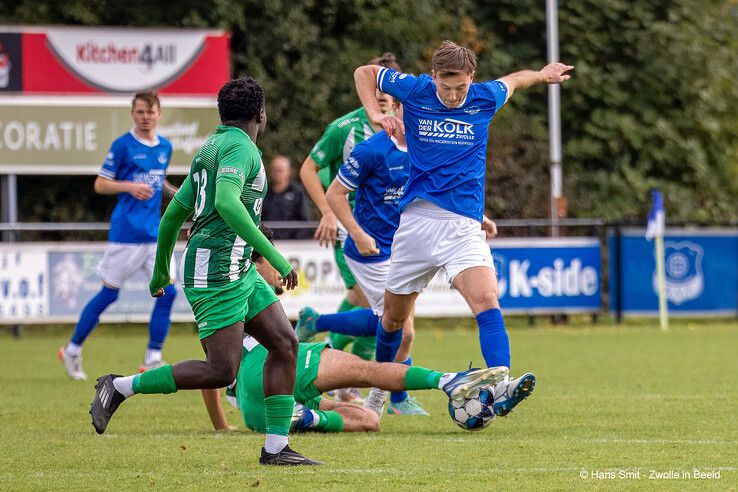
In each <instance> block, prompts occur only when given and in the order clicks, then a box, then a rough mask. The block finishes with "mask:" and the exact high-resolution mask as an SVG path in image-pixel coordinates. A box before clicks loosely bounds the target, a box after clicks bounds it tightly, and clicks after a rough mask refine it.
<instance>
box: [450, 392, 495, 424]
mask: <svg viewBox="0 0 738 492" xmlns="http://www.w3.org/2000/svg"><path fill="white" fill-rule="evenodd" d="M493 403H494V395H493V393H492V391H491V390H490V389H489V388H477V389H475V390H474V392H473V393H472V394H471V395H469V398H464V399H461V400H449V401H448V413H449V414H450V415H451V420H453V421H454V422H455V423H456V425H458V426H459V427H461V428H462V429H464V430H470V431H473V430H481V429H484V428H485V427H487V426H488V425H489V424H491V423H492V421H493V420H494V419H495V413H494V411H493V410H492V404H493Z"/></svg>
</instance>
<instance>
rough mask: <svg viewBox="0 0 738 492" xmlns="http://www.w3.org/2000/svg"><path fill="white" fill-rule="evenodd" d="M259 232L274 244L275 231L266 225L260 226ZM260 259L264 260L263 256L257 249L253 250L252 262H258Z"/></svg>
mask: <svg viewBox="0 0 738 492" xmlns="http://www.w3.org/2000/svg"><path fill="white" fill-rule="evenodd" d="M259 230H260V231H261V233H262V234H264V235H265V236H266V238H267V239H268V240H269V242H270V243H272V244H274V240H273V239H274V231H273V230H271V229H270V228H268V227H267V226H265V225H264V224H259ZM259 258H262V256H261V254H260V253H259V252H258V251H256V250H255V249H252V250H251V261H258V260H259Z"/></svg>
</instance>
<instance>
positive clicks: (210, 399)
mask: <svg viewBox="0 0 738 492" xmlns="http://www.w3.org/2000/svg"><path fill="white" fill-rule="evenodd" d="M200 391H201V392H202V400H203V402H204V403H205V408H206V409H207V410H208V416H209V417H210V422H212V423H213V429H215V430H216V431H235V430H236V428H235V427H233V426H232V425H228V418H227V417H226V414H225V412H224V411H223V403H222V402H221V400H220V390H217V389H204V390H200Z"/></svg>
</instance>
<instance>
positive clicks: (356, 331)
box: [315, 308, 379, 337]
mask: <svg viewBox="0 0 738 492" xmlns="http://www.w3.org/2000/svg"><path fill="white" fill-rule="evenodd" d="M378 321H379V316H377V315H376V314H374V313H373V312H372V310H371V309H369V308H366V309H354V310H353V311H344V312H341V313H334V314H321V315H320V317H319V318H318V319H317V320H316V322H315V329H316V330H317V331H330V332H332V333H341V334H343V335H351V336H355V337H368V336H373V335H374V334H375V333H376V331H377V322H378Z"/></svg>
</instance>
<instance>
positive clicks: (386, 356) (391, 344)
mask: <svg viewBox="0 0 738 492" xmlns="http://www.w3.org/2000/svg"><path fill="white" fill-rule="evenodd" d="M401 342H402V328H400V329H399V330H397V331H392V332H387V331H385V330H384V326H382V319H381V318H380V319H379V320H378V322H377V352H376V359H377V362H394V361H395V357H397V351H398V350H399V348H400V343H401Z"/></svg>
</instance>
